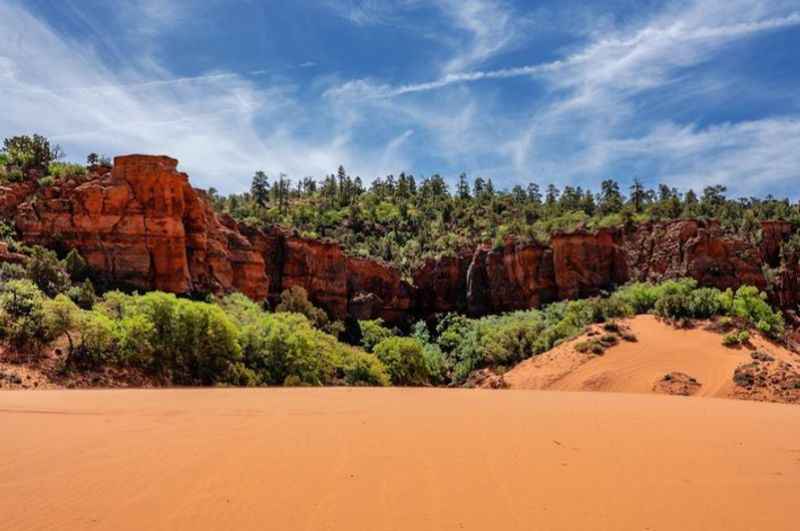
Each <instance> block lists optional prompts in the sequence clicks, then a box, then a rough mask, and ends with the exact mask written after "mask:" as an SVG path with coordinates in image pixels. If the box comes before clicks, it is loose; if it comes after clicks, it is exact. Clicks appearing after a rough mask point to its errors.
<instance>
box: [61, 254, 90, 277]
mask: <svg viewBox="0 0 800 531" xmlns="http://www.w3.org/2000/svg"><path fill="white" fill-rule="evenodd" d="M64 269H65V270H66V271H67V274H68V275H69V278H70V279H72V280H73V282H82V281H84V280H86V279H87V278H88V277H89V273H90V270H89V264H87V263H86V260H85V259H84V258H83V256H81V253H80V252H78V250H77V249H70V251H69V253H67V256H66V257H65V258H64Z"/></svg>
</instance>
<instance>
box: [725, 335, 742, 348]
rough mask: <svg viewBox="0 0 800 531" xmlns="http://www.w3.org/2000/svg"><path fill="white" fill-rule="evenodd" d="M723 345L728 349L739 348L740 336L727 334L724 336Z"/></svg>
mask: <svg viewBox="0 0 800 531" xmlns="http://www.w3.org/2000/svg"><path fill="white" fill-rule="evenodd" d="M722 344H723V345H725V346H726V347H736V346H739V344H740V342H739V334H737V333H730V334H725V335H724V336H722Z"/></svg>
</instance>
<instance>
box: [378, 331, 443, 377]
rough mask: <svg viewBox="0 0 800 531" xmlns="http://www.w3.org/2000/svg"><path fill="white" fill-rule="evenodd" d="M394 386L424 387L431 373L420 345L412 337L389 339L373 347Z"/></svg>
mask: <svg viewBox="0 0 800 531" xmlns="http://www.w3.org/2000/svg"><path fill="white" fill-rule="evenodd" d="M375 354H376V355H377V356H378V359H380V360H381V361H382V362H383V364H384V365H385V366H386V368H387V370H388V372H389V375H390V376H391V379H392V383H393V384H395V385H417V386H418V385H426V384H429V383H430V382H431V373H430V370H429V367H428V364H427V363H426V360H425V353H424V348H423V346H422V344H421V343H420V342H419V341H417V340H416V339H414V338H413V337H390V338H387V339H384V340H383V341H381V342H380V343H378V344H377V345H376V346H375Z"/></svg>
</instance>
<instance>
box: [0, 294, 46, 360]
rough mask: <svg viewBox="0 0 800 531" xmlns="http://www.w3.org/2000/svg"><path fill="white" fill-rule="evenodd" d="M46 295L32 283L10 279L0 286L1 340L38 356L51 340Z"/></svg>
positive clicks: (19, 349) (21, 350)
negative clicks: (47, 323) (46, 319)
mask: <svg viewBox="0 0 800 531" xmlns="http://www.w3.org/2000/svg"><path fill="white" fill-rule="evenodd" d="M45 300H46V298H45V296H44V295H43V294H42V292H41V291H40V290H39V288H37V287H36V285H34V284H33V283H32V282H30V281H28V280H10V281H8V282H5V283H4V284H2V285H1V286H0V337H2V338H3V339H4V340H5V341H7V342H8V343H9V344H10V345H11V346H12V347H13V348H14V349H16V350H18V351H20V352H25V353H28V354H37V353H38V352H39V351H40V350H41V348H42V347H43V345H44V344H45V343H46V342H47V341H48V339H49V335H48V330H47V326H46V323H45V312H44V304H45Z"/></svg>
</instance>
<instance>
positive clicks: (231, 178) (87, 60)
mask: <svg viewBox="0 0 800 531" xmlns="http://www.w3.org/2000/svg"><path fill="white" fill-rule="evenodd" d="M121 16H126V15H124V14H123V15H121ZM0 34H2V35H3V36H4V39H6V42H7V46H6V47H4V48H3V49H2V50H0V116H2V118H1V119H0V136H10V135H14V134H21V133H26V132H27V133H33V132H38V133H42V134H45V135H47V136H48V137H50V138H51V139H52V140H53V141H55V142H57V143H60V144H62V145H63V146H64V147H65V149H66V151H67V154H68V156H70V158H72V159H73V160H80V159H82V158H83V157H84V156H85V154H86V153H89V152H92V151H94V152H102V153H105V154H108V155H112V156H113V155H117V154H123V153H131V152H142V153H165V154H169V155H172V156H176V157H177V158H179V159H180V160H181V161H182V165H183V167H184V169H186V170H187V171H189V173H191V174H192V177H193V182H195V183H196V184H199V185H201V186H210V185H214V186H216V187H217V188H222V189H223V190H227V191H233V190H237V189H243V188H245V187H246V186H247V184H248V180H249V177H250V176H251V175H252V173H253V172H254V171H255V170H256V169H260V168H263V169H264V170H266V171H269V172H272V173H278V172H284V173H287V174H289V175H291V176H293V177H302V176H305V175H315V176H320V175H324V174H325V173H329V172H331V171H333V170H334V169H335V168H336V167H337V166H338V165H339V164H345V165H346V166H347V167H348V168H350V169H351V171H353V172H354V173H356V172H359V173H362V172H363V174H364V175H369V176H370V177H372V176H373V175H378V174H380V173H382V172H384V171H386V172H388V171H394V169H395V168H397V167H400V166H403V165H405V164H407V163H406V161H405V160H404V159H402V152H401V151H402V150H401V149H400V146H399V145H398V144H397V143H394V144H392V143H388V144H387V145H383V146H381V145H377V146H375V147H373V148H371V149H361V148H359V147H357V146H354V145H353V144H352V143H351V137H350V133H349V131H348V130H346V129H345V130H340V129H337V128H335V127H333V126H332V125H330V126H329V125H326V126H325V127H322V128H320V130H318V131H315V130H314V128H313V127H312V125H313V124H319V123H325V124H332V123H334V122H333V120H334V119H335V117H334V116H331V115H328V114H327V112H326V110H325V109H324V108H317V109H314V110H309V109H308V108H307V106H306V105H304V104H302V103H301V102H300V101H299V99H298V95H297V88H296V87H295V86H294V85H293V84H291V83H270V84H264V83H263V82H262V83H258V84H257V83H255V81H254V80H253V79H251V78H250V75H251V74H252V75H257V73H247V74H246V75H245V74H240V73H232V72H225V71H219V72H207V73H201V74H199V75H194V76H175V75H174V74H172V73H171V72H170V71H169V70H168V69H166V68H164V67H162V66H161V65H160V64H159V63H158V62H157V61H156V60H155V59H153V58H152V57H138V58H137V60H136V62H135V63H133V64H132V65H126V66H125V68H124V69H123V71H122V72H121V73H120V72H117V71H115V69H113V68H112V67H110V66H109V65H107V64H106V63H105V62H104V61H103V59H102V58H101V56H100V55H99V54H98V53H96V50H95V49H94V48H90V47H87V46H84V45H83V44H82V43H80V42H76V41H73V40H69V39H65V38H63V37H62V36H61V35H59V34H58V33H57V32H55V31H54V30H53V29H52V28H51V27H49V26H48V25H47V24H46V23H44V22H43V21H42V20H40V19H38V18H37V17H36V16H34V15H33V14H31V13H30V12H29V11H27V10H26V9H24V8H23V7H21V6H19V5H17V4H12V3H3V2H0ZM143 65H144V66H143ZM45 109H46V112H44V110H45ZM264 124H269V126H267V127H265V125H264Z"/></svg>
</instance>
